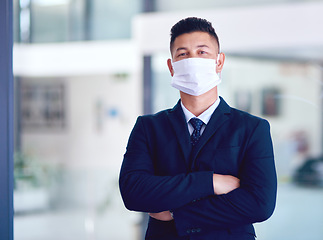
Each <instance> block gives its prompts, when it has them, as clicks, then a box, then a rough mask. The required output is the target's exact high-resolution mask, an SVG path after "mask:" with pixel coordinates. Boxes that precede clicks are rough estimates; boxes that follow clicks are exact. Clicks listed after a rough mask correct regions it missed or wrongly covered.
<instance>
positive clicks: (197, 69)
mask: <svg viewBox="0 0 323 240" xmlns="http://www.w3.org/2000/svg"><path fill="white" fill-rule="evenodd" d="M218 59H219V55H218ZM172 65H173V70H174V75H173V77H172V83H171V85H172V86H173V87H174V88H176V89H178V90H180V91H182V92H185V93H187V94H189V95H193V96H199V95H202V94H203V93H206V92H207V91H209V90H211V89H212V88H214V87H215V86H217V85H218V84H220V82H221V79H220V77H219V75H218V74H217V73H216V70H215V69H216V60H214V59H208V58H186V59H183V60H180V61H177V62H174V63H172Z"/></svg>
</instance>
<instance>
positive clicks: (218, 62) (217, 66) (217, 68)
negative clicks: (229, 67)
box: [216, 52, 225, 73]
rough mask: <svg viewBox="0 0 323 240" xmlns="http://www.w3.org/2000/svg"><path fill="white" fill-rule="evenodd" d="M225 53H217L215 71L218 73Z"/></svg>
mask: <svg viewBox="0 0 323 240" xmlns="http://www.w3.org/2000/svg"><path fill="white" fill-rule="evenodd" d="M224 60H225V55H224V53H222V52H221V53H219V57H218V59H217V62H216V72H217V73H219V72H221V71H222V68H223V65H224Z"/></svg>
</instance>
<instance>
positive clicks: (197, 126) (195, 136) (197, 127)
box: [190, 118, 203, 146]
mask: <svg viewBox="0 0 323 240" xmlns="http://www.w3.org/2000/svg"><path fill="white" fill-rule="evenodd" d="M190 123H191V125H192V126H193V128H194V131H193V133H192V135H191V143H192V146H194V145H195V144H196V143H197V142H198V140H199V138H200V136H201V127H202V126H203V122H202V121H201V120H200V119H198V118H191V120H190Z"/></svg>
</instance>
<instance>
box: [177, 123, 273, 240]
mask: <svg viewBox="0 0 323 240" xmlns="http://www.w3.org/2000/svg"><path fill="white" fill-rule="evenodd" d="M247 141H248V143H247V149H246V152H245V156H244V160H243V163H242V166H241V168H240V172H239V176H238V177H239V179H240V187H239V188H238V189H235V190H233V191H231V192H230V193H228V194H223V195H214V196H209V197H207V198H204V199H202V200H198V201H193V202H191V203H189V204H187V205H185V206H184V207H180V208H178V209H175V210H173V213H174V219H175V223H176V228H177V231H178V233H179V234H180V235H185V234H187V232H189V231H190V229H199V231H201V232H202V231H207V230H208V229H223V228H231V227H236V226H241V225H245V224H251V223H255V222H261V221H264V220H266V219H268V218H269V217H270V216H271V215H272V213H273V211H274V208H275V203H276V190H277V178H276V170H275V164H274V155H273V147H272V141H271V137H270V129H269V124H268V122H267V121H265V120H261V121H259V124H258V125H257V126H256V127H255V129H254V131H253V133H252V135H251V137H250V138H249V139H247Z"/></svg>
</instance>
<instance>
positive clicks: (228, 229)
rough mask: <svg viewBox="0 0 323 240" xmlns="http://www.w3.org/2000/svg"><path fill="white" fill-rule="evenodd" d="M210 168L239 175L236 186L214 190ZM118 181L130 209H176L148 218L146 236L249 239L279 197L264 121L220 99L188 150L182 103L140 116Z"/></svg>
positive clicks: (268, 214) (267, 127)
mask: <svg viewBox="0 0 323 240" xmlns="http://www.w3.org/2000/svg"><path fill="white" fill-rule="evenodd" d="M213 173H218V174H225V175H233V176H235V177H238V178H239V179H240V187H239V188H237V189H235V190H233V191H231V192H230V193H228V194H223V195H215V194H214V190H213ZM119 184H120V191H121V195H122V197H123V201H124V203H125V206H126V207H127V208H128V209H129V210H133V211H140V212H162V211H166V210H172V211H173V213H174V220H173V221H170V222H162V221H158V220H155V219H150V221H149V224H148V229H147V233H146V239H165V240H170V239H203V240H208V239H239V240H243V239H254V235H255V232H254V229H253V226H252V223H255V222H261V221H264V220H266V219H268V218H269V217H270V216H271V214H272V213H273V211H274V208H275V201H276V189H277V180H276V171H275V165H274V155H273V147H272V141H271V137H270V127H269V124H268V122H267V121H266V120H264V119H261V118H258V117H255V116H252V115H250V114H248V113H246V112H242V111H239V110H237V109H234V108H231V107H230V106H229V105H228V104H227V103H226V102H225V101H224V100H223V99H222V98H221V101H220V105H219V106H218V107H217V109H216V110H215V111H214V113H213V115H212V117H211V119H210V121H209V123H208V124H207V126H206V128H205V130H204V132H203V134H202V136H201V138H200V140H199V142H198V143H197V145H196V146H195V147H194V148H193V149H192V147H191V144H190V136H189V132H188V128H187V123H186V120H185V116H184V113H183V110H182V108H181V105H180V102H178V103H177V105H176V106H175V107H174V108H173V109H169V110H165V111H162V112H159V113H157V114H155V115H148V116H141V117H139V118H138V119H137V122H136V124H135V126H134V128H133V130H132V133H131V135H130V138H129V142H128V146H127V151H126V153H125V155H124V160H123V164H122V167H121V172H120V179H119Z"/></svg>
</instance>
